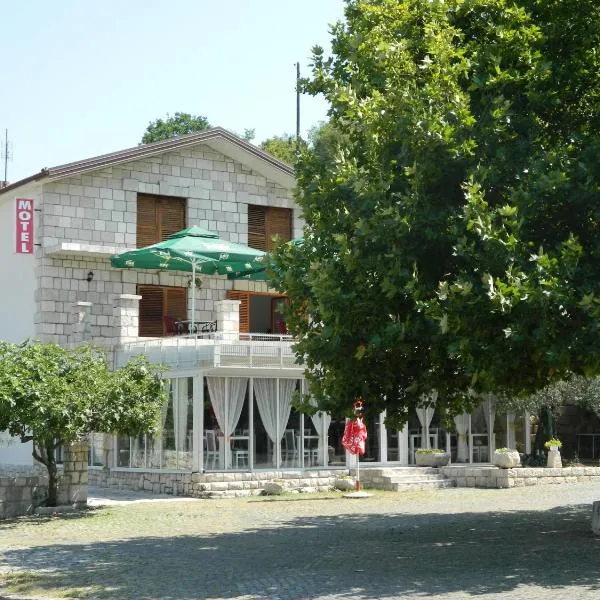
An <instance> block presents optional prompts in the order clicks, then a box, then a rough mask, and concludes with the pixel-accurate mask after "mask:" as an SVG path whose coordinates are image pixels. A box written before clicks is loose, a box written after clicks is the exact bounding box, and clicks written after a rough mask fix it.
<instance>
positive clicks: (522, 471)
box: [440, 466, 600, 488]
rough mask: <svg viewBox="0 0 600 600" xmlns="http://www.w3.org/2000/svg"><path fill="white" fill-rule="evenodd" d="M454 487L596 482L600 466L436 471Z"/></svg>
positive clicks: (501, 486)
mask: <svg viewBox="0 0 600 600" xmlns="http://www.w3.org/2000/svg"><path fill="white" fill-rule="evenodd" d="M440 471H441V472H442V473H443V475H444V476H445V477H446V478H448V479H454V480H456V485H457V487H477V488H512V487H524V486H531V485H548V484H563V483H567V484H568V483H580V482H592V481H593V482H600V467H564V468H562V469H548V468H543V467H542V468H537V469H533V468H515V469H499V468H498V467H464V466H449V467H443V468H441V469H440Z"/></svg>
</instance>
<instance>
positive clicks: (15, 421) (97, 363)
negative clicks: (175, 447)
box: [0, 342, 167, 499]
mask: <svg viewBox="0 0 600 600" xmlns="http://www.w3.org/2000/svg"><path fill="white" fill-rule="evenodd" d="M166 401H167V393H166V390H165V388H164V384H163V382H162V381H161V379H160V377H159V370H158V368H157V367H156V366H155V365H150V364H148V363H147V361H146V360H145V359H143V358H137V359H135V360H132V361H130V362H129V363H127V364H126V365H125V366H124V367H121V368H120V369H117V370H116V371H110V370H109V367H108V364H107V362H106V357H105V355H104V353H103V351H102V350H100V349H97V348H94V347H92V346H88V345H84V346H80V347H77V348H74V349H67V348H63V347H61V346H58V345H56V344H37V343H31V342H26V343H24V344H9V343H6V342H0V431H2V430H8V432H9V433H10V434H11V435H13V436H18V437H20V438H21V441H23V442H26V441H29V440H33V444H34V451H33V456H34V458H35V459H36V460H38V461H39V462H41V463H43V464H44V465H45V466H46V467H47V469H48V471H49V473H50V479H51V487H52V485H54V486H56V479H55V477H56V459H55V450H56V448H57V447H58V446H59V445H61V444H69V443H72V442H75V441H78V440H81V439H83V438H84V437H85V436H86V435H88V434H89V433H91V432H97V433H115V434H121V435H132V436H133V435H139V434H141V433H143V432H149V433H151V432H153V431H155V430H156V429H157V427H158V425H159V423H160V413H161V406H162V405H163V404H164V403H165V402H166ZM51 497H54V499H55V498H56V488H55V487H54V489H53V490H51Z"/></svg>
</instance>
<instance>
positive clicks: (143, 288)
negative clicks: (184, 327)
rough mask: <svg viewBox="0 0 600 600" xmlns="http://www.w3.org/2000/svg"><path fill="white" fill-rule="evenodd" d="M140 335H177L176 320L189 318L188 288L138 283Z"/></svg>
mask: <svg viewBox="0 0 600 600" xmlns="http://www.w3.org/2000/svg"><path fill="white" fill-rule="evenodd" d="M137 293H138V294H139V295H140V296H141V297H142V299H141V300H140V323H139V335H140V337H159V336H164V335H175V333H176V331H175V328H174V321H176V320H177V321H180V320H184V319H187V288H183V287H168V286H160V285H138V287H137Z"/></svg>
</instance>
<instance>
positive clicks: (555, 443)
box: [544, 438, 562, 449]
mask: <svg viewBox="0 0 600 600" xmlns="http://www.w3.org/2000/svg"><path fill="white" fill-rule="evenodd" d="M561 447H562V442H561V441H560V440H559V439H557V438H551V439H549V440H548V441H547V442H546V443H545V444H544V448H548V449H550V448H561Z"/></svg>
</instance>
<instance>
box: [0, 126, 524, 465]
mask: <svg viewBox="0 0 600 600" xmlns="http://www.w3.org/2000/svg"><path fill="white" fill-rule="evenodd" d="M293 187H294V175H293V171H292V169H291V168H290V167H289V165H287V164H285V163H282V162H281V161H279V160H277V159H276V158H274V157H272V156H270V155H269V154H267V153H265V152H263V151H262V150H260V149H259V148H257V147H255V146H253V145H252V144H249V143H247V142H246V141H244V140H242V139H240V138H238V137H237V136H235V135H233V134H231V133H229V132H228V131H226V130H224V129H221V128H214V129H210V130H207V131H204V132H201V133H197V134H192V135H187V136H182V137H179V138H174V139H170V140H166V141H162V142H157V143H154V144H148V145H143V146H137V147H135V148H132V149H129V150H124V151H120V152H115V153H112V154H107V155H104V156H99V157H95V158H91V159H87V160H82V161H78V162H75V163H71V164H67V165H62V166H59V167H54V168H50V169H43V170H42V171H40V172H39V173H37V174H35V175H32V176H31V177H28V178H26V179H23V180H22V181H18V182H16V183H13V184H11V185H9V186H8V187H5V188H3V189H0V227H1V228H2V229H3V230H2V232H1V235H0V244H1V245H2V250H3V255H4V257H5V260H3V261H2V262H1V263H0V276H2V280H3V281H4V282H7V284H9V290H8V291H7V293H5V294H4V295H3V297H2V300H0V305H1V306H2V315H3V319H1V320H0V338H2V339H5V340H9V341H22V340H24V339H27V338H35V339H39V340H42V341H54V342H58V343H61V344H76V343H80V342H82V341H84V340H89V341H91V342H93V343H95V344H98V345H102V346H105V347H106V348H107V349H108V350H109V352H110V356H111V358H112V360H113V361H114V362H115V365H119V364H121V363H122V362H123V361H125V360H127V359H128V358H129V357H130V356H132V355H135V354H140V353H143V354H146V355H147V356H148V357H149V358H150V360H152V361H155V362H160V363H163V364H166V365H168V367H169V371H168V373H167V377H168V378H169V379H170V381H171V399H170V402H169V405H168V407H167V409H166V410H165V411H164V413H163V422H162V427H163V432H162V435H160V436H158V437H155V438H153V439H151V438H149V437H146V436H144V437H142V438H140V439H129V438H120V439H114V440H113V441H112V442H111V450H112V451H111V452H110V453H109V454H108V456H109V458H108V460H109V461H110V464H109V465H107V466H109V467H110V468H111V469H114V470H115V472H118V471H123V472H130V471H135V472H139V470H140V469H142V470H145V471H148V470H160V471H177V472H199V471H228V470H234V471H252V470H255V471H259V470H261V469H266V470H269V469H270V470H273V469H287V468H289V469H318V468H319V467H320V468H321V469H322V468H323V467H325V466H329V467H333V466H338V467H345V466H347V464H349V463H348V461H349V457H348V456H347V455H346V453H345V452H344V450H343V448H342V446H341V437H342V432H343V427H344V422H343V421H334V422H331V419H330V418H329V417H328V416H326V415H317V416H315V417H308V416H304V415H301V414H299V413H297V412H296V411H294V410H293V409H292V408H291V405H290V398H291V395H292V393H293V392H294V391H295V390H297V389H300V388H301V386H303V385H304V382H303V371H302V367H301V366H300V365H297V364H296V363H295V360H294V356H293V352H292V348H291V347H292V340H291V339H289V338H288V336H286V335H285V333H284V332H285V323H284V321H283V319H282V315H281V310H280V309H281V302H283V301H284V299H283V298H282V297H281V295H278V294H276V293H275V292H273V291H272V290H269V289H268V288H267V286H266V284H265V283H263V282H251V281H244V280H240V281H229V280H227V278H225V277H218V276H215V277H210V276H202V283H201V287H200V289H196V290H195V289H194V287H193V286H192V285H191V283H192V282H191V277H190V274H189V273H185V272H167V271H142V270H133V269H131V270H119V269H114V268H112V267H111V265H110V257H111V256H112V255H114V254H117V253H119V252H122V251H124V250H126V249H133V248H136V247H142V246H146V245H149V244H151V243H154V242H157V241H160V240H161V239H164V238H165V237H166V236H167V235H169V234H171V233H174V232H175V231H178V230H180V229H183V228H185V227H189V226H192V225H198V226H201V227H204V228H206V229H209V230H211V231H214V232H217V233H218V234H219V235H220V237H222V238H223V239H228V240H231V241H235V242H239V243H242V244H247V245H251V246H253V247H258V248H261V249H268V245H269V243H270V238H271V235H272V234H274V233H277V234H279V235H280V236H281V237H283V238H284V239H285V238H288V239H291V238H293V237H298V236H300V235H302V219H301V215H300V212H299V210H298V208H297V206H296V205H295V204H294V199H293ZM24 201H25V202H24ZM28 201H31V204H29V203H28ZM32 215H33V219H31V216H32ZM31 223H32V224H33V225H31ZM193 293H195V294H196V299H197V300H196V303H195V307H196V314H195V315H194V321H196V322H201V323H204V324H209V323H212V322H216V332H214V333H206V334H204V335H200V336H186V335H176V333H177V332H176V331H173V330H172V329H171V328H170V326H169V323H171V322H172V320H173V319H177V320H186V319H190V318H191V315H190V307H191V303H190V300H191V294H193ZM207 329H210V327H207ZM421 413H422V414H420V415H414V418H413V419H412V420H411V422H410V423H409V424H408V426H407V427H406V428H405V429H404V430H403V431H400V432H397V431H389V430H387V429H386V427H385V425H384V415H381V416H380V418H379V419H376V420H374V421H373V422H370V423H368V426H369V443H368V449H367V453H366V455H365V457H364V460H365V461H368V462H370V463H372V464H378V463H388V462H392V463H396V464H408V463H412V462H414V451H415V449H416V448H418V447H419V446H421V445H423V446H428V447H435V446H438V447H446V448H448V449H451V450H452V451H453V453H454V456H455V458H456V457H457V458H459V459H462V460H467V461H470V462H486V461H488V460H489V457H490V453H491V451H492V449H493V447H494V445H508V444H510V443H511V442H513V445H514V440H515V435H516V430H517V431H518V430H519V429H521V430H522V434H523V438H525V439H529V438H528V435H527V431H526V427H527V423H528V421H527V420H526V419H525V420H524V421H523V420H521V419H517V420H515V418H514V416H511V415H508V416H503V417H500V416H497V415H495V412H494V410H493V406H492V405H490V404H488V405H486V408H485V410H484V408H481V409H480V411H479V412H477V413H475V414H474V415H473V416H465V417H464V419H463V421H464V423H463V422H462V421H461V423H457V429H458V431H459V434H458V435H456V434H454V433H446V432H443V431H442V429H441V427H440V426H439V424H437V420H436V417H435V413H434V411H433V410H429V411H421ZM97 437H98V440H95V442H96V443H93V444H92V450H91V454H90V461H91V464H92V465H100V464H101V463H102V462H103V461H104V460H105V457H106V456H107V454H105V453H104V452H103V442H102V438H101V436H97ZM520 437H521V436H519V438H520ZM8 445H9V444H5V446H8ZM1 446H2V444H0V463H2V462H5V463H6V462H18V460H30V458H28V457H29V455H30V449H28V448H25V449H23V452H22V453H21V457H20V459H16V458H15V456H14V454H15V447H14V445H10V457H9V455H8V452H9V449H8V448H2V447H1ZM525 449H526V448H523V450H525ZM3 453H4V454H3ZM23 457H27V458H23Z"/></svg>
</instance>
